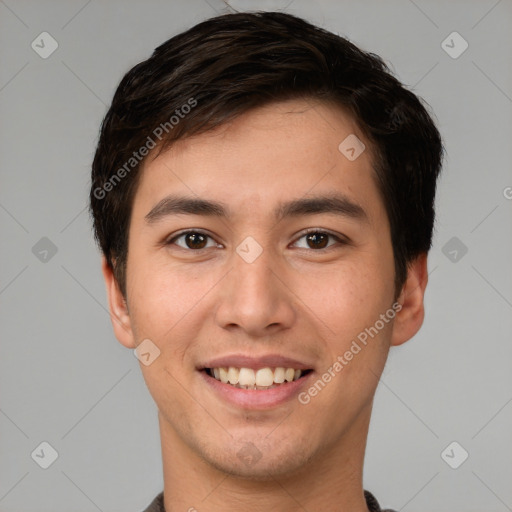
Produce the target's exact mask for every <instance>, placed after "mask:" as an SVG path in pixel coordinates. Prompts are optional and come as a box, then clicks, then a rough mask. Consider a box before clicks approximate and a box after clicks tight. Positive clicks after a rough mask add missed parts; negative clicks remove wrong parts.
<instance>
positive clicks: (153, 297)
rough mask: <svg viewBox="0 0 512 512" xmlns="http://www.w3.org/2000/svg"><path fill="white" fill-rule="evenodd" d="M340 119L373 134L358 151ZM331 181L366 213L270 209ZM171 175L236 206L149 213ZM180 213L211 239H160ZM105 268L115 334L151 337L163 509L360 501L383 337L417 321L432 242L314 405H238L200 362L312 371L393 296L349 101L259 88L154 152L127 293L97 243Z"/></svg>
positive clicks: (323, 506) (123, 339) (354, 509)
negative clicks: (234, 110)
mask: <svg viewBox="0 0 512 512" xmlns="http://www.w3.org/2000/svg"><path fill="white" fill-rule="evenodd" d="M349 134H356V135H357V137H358V138H359V139H360V140H362V141H363V142H364V143H365V145H366V150H365V151H364V152H363V153H362V154H361V155H360V156H359V157H358V158H357V159H356V160H354V161H349V160H348V159H347V158H346V157H345V156H344V155H343V154H342V153H341V152H340V151H339V150H338V145H339V144H340V142H341V141H343V140H344V139H345V138H346V137H347V136H348V135H349ZM333 191H336V192H341V193H343V194H345V195H346V196H348V197H349V198H350V199H351V200H352V201H353V202H355V203H357V204H359V205H360V206H361V207H362V208H363V209H364V210H365V211H366V213H367V216H368V222H364V221H361V220H358V219H353V218H349V217H344V216H339V215H333V214H332V213H321V214H309V215H303V216H300V217H297V218H287V219H283V220H281V221H280V222H278V223H276V222H275V220H274V218H273V216H272V211H273V209H274V207H275V206H276V205H277V204H278V203H279V202H280V201H287V200H291V199H298V198H303V197H305V196H308V195H311V194H322V193H329V192H333ZM171 193H173V194H180V195H186V196H189V197H201V198H205V199H210V200H215V201H220V202H223V203H225V205H226V206H228V207H229V209H230V210H231V211H232V212H233V217H232V218H228V219H222V218H216V217H207V216H201V215H172V216H167V217H165V218H163V219H161V220H159V221H158V222H155V223H153V224H148V223H147V222H146V221H145V216H146V214H147V213H148V212H149V211H150V210H151V209H152V208H153V207H154V206H155V205H156V204H157V203H158V202H159V201H160V200H161V199H163V198H164V197H166V196H167V195H168V194H171ZM190 228H197V229H199V230H202V231H204V232H207V234H208V235H209V236H210V237H211V238H206V239H205V240H204V241H203V242H204V243H203V244H202V245H201V247H205V246H206V247H205V248H203V249H201V250H198V249H195V248H194V247H196V246H197V242H196V245H194V243H193V241H192V243H191V241H190V240H189V241H188V242H189V245H187V238H186V237H181V238H180V239H178V240H175V242H174V244H167V245H166V241H169V240H170V239H171V238H172V236H171V235H174V234H175V233H178V232H179V231H180V230H184V229H190ZM307 228H318V229H317V231H321V232H323V231H328V232H332V233H333V234H335V235H339V236H340V238H342V239H343V237H347V238H348V243H345V244H342V243H339V242H337V241H336V239H334V238H330V237H329V238H328V239H327V240H326V241H325V244H324V245H321V248H317V246H315V245H314V243H311V242H309V243H308V239H307V238H306V237H305V236H304V230H305V229H307ZM247 236H251V237H253V238H254V239H255V240H256V241H257V242H258V244H259V245H260V246H261V247H262V249H263V252H262V253H261V255H260V256H259V257H258V258H257V259H256V260H255V261H254V262H252V263H247V262H246V261H245V260H244V259H242V258H241V257H240V256H239V254H237V252H236V248H237V246H238V245H239V244H240V243H241V242H242V241H243V240H244V239H245V238H246V237H247ZM325 246H329V247H327V248H325ZM190 247H192V248H190ZM322 247H323V248H322ZM103 274H104V278H105V282H106V286H107V294H108V299H109V305H110V311H111V318H112V324H113V327H114V331H115V335H116V337H117V339H118V340H119V341H120V343H122V344H123V345H124V346H125V347H128V348H131V349H134V348H135V347H137V345H138V344H139V343H141V341H142V340H144V339H146V338H149V339H150V340H151V341H152V342H153V343H154V344H155V345H156V346H158V348H159V350H160V351H161V353H160V356H159V357H157V358H156V359H155V360H154V361H153V362H152V363H151V364H150V365H149V366H145V365H143V364H142V363H141V371H142V373H143V376H144V379H145V381H146V384H147V386H148V389H149V391H150V393H151V395H152V397H153V398H154V400H155V402H156V404H157V406H158V409H159V426H160V433H161V443H162V458H163V470H164V500H165V507H166V510H167V512H171V511H172V512H174V511H182V510H183V511H185V510H190V509H191V507H194V508H195V509H196V510H197V511H198V512H201V511H203V510H208V511H210V512H216V511H221V510H222V511H235V510H245V511H247V512H252V511H265V512H267V511H268V510H277V511H280V512H292V511H297V510H310V511H313V510H333V511H338V510H339V511H351V512H363V511H365V512H366V511H367V508H366V503H365V500H364V497H363V484H362V468H363V459H364V451H365V446H366V438H367V434H368V425H369V420H370V414H371V409H372V403H373V397H374V393H375V390H376V386H377V383H378V379H379V377H380V375H381V373H382V370H383V368H384V365H385V362H386V358H387V355H388V351H389V349H390V347H391V346H393V345H400V344H402V343H404V342H405V341H407V340H408V339H410V338H411V337H412V336H414V334H415V333H416V332H417V331H418V330H419V328H420V326H421V324H422V322H423V317H424V308H423V296H424V291H425V287H426V284H427V257H426V254H423V255H421V256H420V257H418V258H417V259H416V260H415V261H413V262H411V264H410V265H409V269H408V277H407V281H406V283H405V285H404V287H403V289H402V290H401V294H400V296H399V298H398V302H399V303H400V304H401V305H402V309H401V310H400V312H399V313H397V315H396V317H395V319H394V320H392V321H390V322H389V323H387V324H386V325H385V327H384V328H383V329H381V330H380V331H379V333H378V335H377V336H375V337H374V338H373V339H369V342H368V344H367V345H366V346H365V347H364V348H363V349H362V350H361V351H360V352H359V353H358V354H357V355H355V356H354V358H353V359H352V360H351V361H350V362H349V363H348V364H347V365H346V366H344V368H343V370H342V371H341V372H339V373H337V374H336V377H335V378H333V379H332V380H331V382H329V383H328V384H327V385H326V386H325V387H324V388H323V389H322V390H321V392H319V393H318V394H317V395H316V396H315V397H312V398H311V401H310V402H309V403H308V404H307V405H304V404H301V403H299V401H298V400H297V399H292V400H289V401H287V402H286V403H284V404H283V405H280V406H279V407H275V408H272V409H269V410H265V411H255V410H248V409H244V408H241V407H235V406H233V405H230V404H228V403H226V402H225V401H224V400H223V399H222V398H220V397H219V396H218V395H217V394H216V393H215V392H213V391H212V390H211V389H210V388H209V386H207V385H206V384H205V383H204V379H203V378H202V377H201V375H200V374H199V372H198V371H197V370H196V367H197V365H198V364H199V363H200V362H204V361H206V360H208V359H211V358H214V357H219V356H223V355H228V354H233V353H244V354H250V355H254V356H258V355H263V354H268V353H278V354H281V355H285V356H290V357H293V358H295V359H298V360H300V361H305V362H308V363H311V364H312V367H313V368H314V372H315V375H314V378H312V380H310V382H311V383H314V382H315V381H316V380H317V379H318V378H319V377H320V376H321V375H322V374H323V373H324V372H326V371H327V369H328V368H329V367H331V366H332V365H333V363H334V362H335V361H336V359H337V357H338V356H340V355H343V354H344V353H345V352H346V351H347V350H348V349H349V347H350V345H351V343H352V341H353V340H354V339H356V337H357V335H358V334H359V333H360V332H362V331H364V329H365V328H367V327H370V326H373V325H374V324H375V322H376V320H378V319H379V315H381V314H383V313H385V312H386V311H387V310H388V309H389V308H391V306H392V304H393V302H394V301H393V299H394V285H393V280H394V263H393V251H392V246H391V238H390V230H389V223H388V219H387V216H386V213H385V209H384V203H383V201H382V198H381V196H380V194H379V192H378V189H377V186H376V183H375V177H374V171H373V169H372V156H371V151H370V144H369V143H368V141H366V140H365V138H364V137H363V135H362V134H361V133H360V131H359V130H358V128H357V127H356V125H355V123H354V122H353V121H352V119H351V118H350V117H349V116H348V115H347V114H345V113H344V112H343V111H342V110H340V109H339V108H337V107H336V108H334V107H333V106H332V105H327V104H322V103H315V104H313V102H311V101H310V102H305V101H303V100H293V101H287V102H281V103H277V104H272V105H267V106H265V107H262V108H258V109H255V110H252V111H250V112H249V113H246V114H244V115H242V116H240V117H238V118H237V119H235V120H234V121H232V122H230V123H229V124H226V125H223V126H221V127H219V128H217V129H215V130H214V131H210V132H208V133H205V134H201V135H199V136H194V137H193V138H188V139H184V140H181V141H179V142H178V143H176V144H175V145H174V146H173V147H172V148H171V149H170V150H168V151H166V152H164V153H162V154H161V155H160V156H159V157H158V158H152V157H148V159H147V160H146V161H145V163H144V166H143V169H142V176H141V182H140V185H139V187H138V190H137V192H136V196H135V200H134V204H133V211H132V218H131V224H130V230H129V250H128V260H127V298H126V301H125V300H124V298H123V296H122V294H121V293H120V290H119V287H118V285H117V283H116V281H115V279H114V277H113V275H112V272H111V271H110V269H109V267H108V265H107V264H106V262H105V260H103ZM255 392H257V391H255ZM247 442H251V443H253V445H254V446H255V447H256V448H257V450H258V451H259V453H260V454H261V458H260V459H259V460H258V461H257V462H256V463H254V464H251V465H248V464H246V463H244V461H242V460H241V459H240V458H239V457H237V453H238V451H239V450H240V449H241V448H242V447H243V446H244V445H245V444H246V443H247ZM192 510H193V509H192Z"/></svg>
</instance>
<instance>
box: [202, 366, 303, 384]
mask: <svg viewBox="0 0 512 512" xmlns="http://www.w3.org/2000/svg"><path fill="white" fill-rule="evenodd" d="M203 371H204V372H205V373H206V374H207V375H208V376H210V377H212V378H214V379H216V380H218V381H219V382H222V383H223V384H228V385H231V386H233V387H234V388H238V389H252V390H265V389H272V388H276V387H280V386H284V385H286V384H288V383H290V382H294V381H296V380H299V379H301V378H304V377H305V376H306V375H307V374H309V373H310V372H312V370H297V369H295V368H283V367H276V368H270V367H266V368H260V369H259V370H253V369H252V368H236V367H233V366H230V367H219V368H204V369H203Z"/></svg>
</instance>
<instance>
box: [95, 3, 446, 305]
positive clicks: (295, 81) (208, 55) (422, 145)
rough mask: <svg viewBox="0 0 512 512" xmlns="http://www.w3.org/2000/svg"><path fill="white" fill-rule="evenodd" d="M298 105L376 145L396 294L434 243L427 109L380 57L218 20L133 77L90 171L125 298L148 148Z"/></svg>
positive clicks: (276, 15) (259, 17) (432, 152)
mask: <svg viewBox="0 0 512 512" xmlns="http://www.w3.org/2000/svg"><path fill="white" fill-rule="evenodd" d="M294 98H312V99H315V100H324V101H327V102H335V103H336V104H338V105H340V106H341V107H344V108H345V110H347V111H348V112H350V113H351V115H352V116H353V118H354V120H355V121H356V123H357V125H358V126H359V127H360V129H361V131H362V133H363V134H364V135H365V136H366V137H367V138H368V140H369V141H370V143H371V144H372V147H373V148H374V150H375V151H374V154H375V159H374V160H375V161H374V168H375V173H376V179H377V183H378V187H379V191H380V193H381V195H382V198H383V201H384V204H385V208H386V211H387V214H388V218H389V222H390V228H391V240H392V245H393V252H394V259H395V294H396V296H398V294H399V292H400V290H401V288H402V286H403V284H404V282H405V279H406V276H407V264H408V262H410V261H412V260H413V259H414V258H415V257H416V256H418V255H419V254H421V253H424V252H425V253H426V252H428V251H429V249H430V247H431V244H432V232H433V227H434V215H435V214H434V201H435V191H436V180H437V177H438V175H439V172H440V170H441V163H442V157H443V146H442V140H441V136H440V134H439V132H438V130H437V128H436V126H435V124H434V122H433V120H432V118H431V116H430V115H429V113H428V112H427V110H426V108H425V106H424V105H423V103H422V100H420V98H418V97H417V96H416V95H415V94H413V93H412V92H410V91H409V90H407V89H406V88H404V87H403V85H402V84H401V83H400V82H399V81H398V80H397V79H396V78H395V77H393V76H392V74H391V72H390V70H389V68H388V67H387V66H386V64H385V63H384V62H383V60H382V59H381V58H380V57H379V56H377V55H375V54H373V53H368V52H364V51H362V50H360V49H359V48H357V47H356V46H355V45H354V44H352V43H351V42H349V41H348V40H347V39H345V38H343V37H340V36H338V35H335V34H333V33H331V32H328V31H326V30H324V29H322V28H319V27H316V26H314V25H312V24H310V23H308V22H307V21H305V20H303V19H301V18H298V17H296V16H293V15H290V14H285V13H280V12H257V13H235V14H226V15H222V16H218V17H214V18H211V19H208V20H206V21H204V22H202V23H199V24H198V25H196V26H194V27H192V28H190V29H189V30H187V31H185V32H183V33H181V34H178V35H176V36H174V37H172V38H171V39H169V40H168V41H166V42H165V43H163V44H162V45H161V46H159V47H158V48H156V49H155V51H154V52H153V54H152V55H151V57H150V58H148V59H147V60H145V61H143V62H141V63H139V64H137V65H136V66H134V67H133V68H132V69H131V70H130V71H128V73H127V74H126V75H125V76H124V77H123V79H122V80H121V82H120V84H119V86H118V88H117V90H116V92H115V94H114V97H113V100H112V105H111V106H110V108H109V110H108V112H107V114H106V116H105V118H104V120H103V123H102V126H101V131H100V137H99V141H98V145H97V149H96V153H95V156H94V161H93V164H92V185H91V191H90V211H91V213H92V217H93V220H94V232H95V237H96V240H97V242H98V243H99V245H100V248H101V250H102V251H103V254H104V255H105V257H106V260H107V262H108V264H109V266H110V267H111V268H112V270H113V271H114V275H115V278H116V281H117V282H118V284H119V286H120V289H121V291H122V293H123V295H124V296H125V297H126V260H127V250H128V230H129V224H130V215H131V209H132V205H133V199H134V194H135V192H136V189H137V183H138V177H139V174H140V173H139V172H138V171H139V169H140V163H141V162H142V161H143V159H144V155H143V154H142V153H144V154H146V153H147V152H146V151H141V150H142V148H144V147H146V148H149V147H150V139H151V141H152V142H153V143H154V144H155V145H158V147H159V149H158V151H161V150H163V149H165V148H167V147H169V146H170V145H171V144H172V142H174V141H176V140H178V139H182V138H185V137H188V136H191V135H193V134H198V133H201V132H204V131H207V130H210V129H212V128H214V127H216V126H219V125H221V124H223V123H226V122H227V121H229V120H231V119H233V118H235V117H237V116H239V115H241V114H243V113H244V112H247V111H248V110H250V109H253V108H256V107H259V106H263V105H265V104H268V103H270V102H273V101H282V100H288V99H294ZM185 106H187V108H185ZM181 114H184V115H181ZM176 120H177V122H176ZM164 132H165V133H164ZM156 134H158V137H157V136H156ZM155 138H158V139H159V140H158V143H157V142H156V141H155V140H154V139H155ZM132 164H133V165H132Z"/></svg>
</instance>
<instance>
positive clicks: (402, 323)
mask: <svg viewBox="0 0 512 512" xmlns="http://www.w3.org/2000/svg"><path fill="white" fill-rule="evenodd" d="M427 282H428V269H427V254H426V253H422V254H420V255H419V256H418V257H417V258H416V259H415V260H414V261H412V262H411V263H410V264H409V265H408V268H407V279H406V282H405V283H404V286H403V288H402V292H401V294H400V297H399V298H398V302H399V303H400V304H401V306H402V307H401V309H400V311H399V312H398V313H397V315H396V316H395V320H394V323H393V334H392V337H391V345H395V346H396V345H401V344H402V343H405V342H406V341H408V340H410V339H411V338H412V337H413V336H414V335H415V334H416V333H417V332H418V331H419V330H420V327H421V325H422V324H423V319H424V317H425V309H424V303H423V298H424V295H425V288H426V286H427Z"/></svg>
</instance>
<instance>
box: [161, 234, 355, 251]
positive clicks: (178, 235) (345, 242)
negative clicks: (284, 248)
mask: <svg viewBox="0 0 512 512" xmlns="http://www.w3.org/2000/svg"><path fill="white" fill-rule="evenodd" d="M191 233H194V234H199V235H204V236H206V237H208V238H211V239H212V240H213V237H212V236H210V235H209V234H208V233H205V232H204V231H201V230H200V229H188V230H186V231H181V232H180V233H178V234H177V235H175V236H173V237H172V238H170V239H168V240H167V241H166V242H165V245H173V244H174V242H175V241H176V240H178V239H179V238H181V237H183V236H185V235H188V234H191ZM311 233H315V234H321V235H327V236H329V237H331V238H333V239H334V240H336V242H338V243H339V244H341V245H348V243H349V242H348V241H347V240H345V239H343V238H340V237H339V236H337V235H335V234H334V233H331V232H330V231H325V230H322V229H318V228H309V229H308V230H306V231H305V232H303V233H302V234H301V235H300V236H299V237H298V238H297V239H296V240H300V239H301V238H304V237H305V236H307V235H309V234H311ZM333 245H334V244H333ZM333 245H330V246H328V247H324V248H320V249H311V250H312V251H315V252H322V251H323V252H325V251H328V250H329V249H332V248H333ZM178 247H179V248H180V249H183V250H184V251H189V252H201V251H204V250H206V249H212V247H203V248H202V249H190V248H189V247H187V248H184V247H180V246H178ZM301 249H302V248H301Z"/></svg>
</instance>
